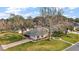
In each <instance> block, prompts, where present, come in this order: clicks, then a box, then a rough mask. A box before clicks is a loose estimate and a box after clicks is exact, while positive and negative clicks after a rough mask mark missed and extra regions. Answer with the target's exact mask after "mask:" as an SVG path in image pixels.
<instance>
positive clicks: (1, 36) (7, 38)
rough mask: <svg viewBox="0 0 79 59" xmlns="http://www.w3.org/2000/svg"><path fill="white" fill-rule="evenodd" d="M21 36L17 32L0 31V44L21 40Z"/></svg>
mask: <svg viewBox="0 0 79 59" xmlns="http://www.w3.org/2000/svg"><path fill="white" fill-rule="evenodd" d="M22 38H23V36H22V35H21V34H18V33H11V32H5V33H0V44H8V43H11V42H15V41H19V40H22Z"/></svg>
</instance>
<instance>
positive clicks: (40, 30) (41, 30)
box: [26, 27, 48, 36]
mask: <svg viewBox="0 0 79 59" xmlns="http://www.w3.org/2000/svg"><path fill="white" fill-rule="evenodd" d="M47 33H48V29H47V28H44V27H40V28H34V29H33V30H31V31H29V32H27V33H26V34H27V35H30V36H42V35H45V34H47Z"/></svg>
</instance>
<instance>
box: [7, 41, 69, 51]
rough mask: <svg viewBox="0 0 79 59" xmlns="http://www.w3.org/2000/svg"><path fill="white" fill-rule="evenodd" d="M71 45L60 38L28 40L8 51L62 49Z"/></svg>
mask: <svg viewBox="0 0 79 59" xmlns="http://www.w3.org/2000/svg"><path fill="white" fill-rule="evenodd" d="M68 46H70V44H68V43H64V42H63V41H60V40H51V41H48V40H40V41H37V42H28V43H25V44H21V45H18V46H15V47H12V48H9V49H7V50H8V51H60V50H63V49H65V48H67V47H68Z"/></svg>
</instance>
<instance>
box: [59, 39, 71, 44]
mask: <svg viewBox="0 0 79 59" xmlns="http://www.w3.org/2000/svg"><path fill="white" fill-rule="evenodd" d="M59 40H61V41H63V42H66V43H69V44H71V45H73V43H71V42H68V41H65V40H63V39H62V38H60V39H59Z"/></svg>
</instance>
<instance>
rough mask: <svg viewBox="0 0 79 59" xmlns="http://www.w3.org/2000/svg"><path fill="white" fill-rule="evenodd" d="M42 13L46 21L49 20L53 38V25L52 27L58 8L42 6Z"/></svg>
mask: <svg viewBox="0 0 79 59" xmlns="http://www.w3.org/2000/svg"><path fill="white" fill-rule="evenodd" d="M40 14H41V16H43V17H44V19H45V20H44V21H46V20H48V22H49V40H51V34H52V32H51V27H52V19H53V18H54V17H55V15H56V14H57V9H56V8H55V7H41V8H40Z"/></svg>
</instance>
